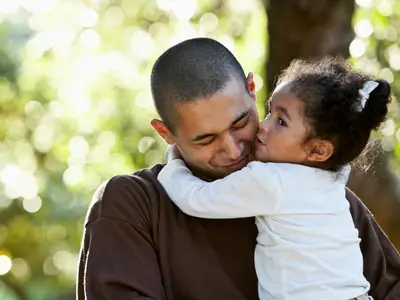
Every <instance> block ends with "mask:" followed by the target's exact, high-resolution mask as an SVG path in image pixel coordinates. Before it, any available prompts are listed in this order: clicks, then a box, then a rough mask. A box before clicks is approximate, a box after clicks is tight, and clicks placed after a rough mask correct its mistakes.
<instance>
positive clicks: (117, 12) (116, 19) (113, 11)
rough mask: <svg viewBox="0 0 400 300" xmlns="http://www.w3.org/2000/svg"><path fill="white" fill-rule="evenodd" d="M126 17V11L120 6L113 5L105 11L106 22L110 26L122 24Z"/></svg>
mask: <svg viewBox="0 0 400 300" xmlns="http://www.w3.org/2000/svg"><path fill="white" fill-rule="evenodd" d="M124 19H125V12H124V11H123V10H122V9H121V8H119V7H118V6H112V7H110V8H108V9H107V10H106V12H105V22H106V24H107V25H108V26H117V25H121V24H122V23H123V22H124Z"/></svg>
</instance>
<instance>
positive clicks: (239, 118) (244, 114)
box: [192, 110, 250, 142]
mask: <svg viewBox="0 0 400 300" xmlns="http://www.w3.org/2000/svg"><path fill="white" fill-rule="evenodd" d="M249 114H250V110H248V111H245V112H243V113H242V114H241V115H240V116H239V117H237V118H236V119H235V120H234V121H233V122H232V124H231V125H234V124H235V123H237V122H239V121H240V120H242V119H244V118H245V117H247V116H248V115H249ZM213 136H215V133H204V134H199V135H197V136H196V137H195V138H194V139H192V142H199V141H201V140H204V139H205V138H208V137H213Z"/></svg>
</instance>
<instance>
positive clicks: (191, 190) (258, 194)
mask: <svg viewBox="0 0 400 300" xmlns="http://www.w3.org/2000/svg"><path fill="white" fill-rule="evenodd" d="M265 178H268V180H264V179H265ZM158 180H159V181H160V183H161V185H162V186H163V187H164V189H165V190H166V192H167V193H168V195H169V197H170V198H171V200H172V201H173V202H174V203H175V204H176V205H177V206H178V207H179V208H180V209H181V210H182V211H183V212H184V213H186V214H188V215H191V216H194V217H200V218H211V219H219V218H223V219H226V218H242V217H253V216H259V215H269V214H273V213H274V212H275V210H276V208H277V206H278V202H279V201H278V199H280V192H281V183H280V178H279V175H278V173H277V172H276V170H275V168H274V167H273V166H272V164H263V163H260V162H252V163H250V164H248V166H246V167H244V168H243V169H241V170H239V171H237V172H234V173H232V174H230V175H228V176H226V177H225V178H223V179H219V180H215V181H213V182H206V181H204V180H201V179H200V178H197V177H195V176H194V175H193V174H192V172H191V171H190V170H189V169H188V168H187V167H186V165H185V163H184V162H183V160H180V159H175V160H172V161H170V162H169V163H168V164H167V165H166V166H165V167H164V168H163V169H162V170H161V172H160V173H159V175H158Z"/></svg>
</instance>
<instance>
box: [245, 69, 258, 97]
mask: <svg viewBox="0 0 400 300" xmlns="http://www.w3.org/2000/svg"><path fill="white" fill-rule="evenodd" d="M247 88H248V89H249V92H250V95H251V98H253V100H254V101H256V100H257V97H256V84H255V83H254V74H253V72H250V73H249V75H247Z"/></svg>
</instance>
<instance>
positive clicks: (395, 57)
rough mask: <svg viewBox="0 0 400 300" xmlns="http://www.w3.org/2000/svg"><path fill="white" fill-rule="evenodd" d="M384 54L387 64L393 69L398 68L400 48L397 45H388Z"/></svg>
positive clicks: (399, 66) (399, 67)
mask: <svg viewBox="0 0 400 300" xmlns="http://www.w3.org/2000/svg"><path fill="white" fill-rule="evenodd" d="M386 56H387V58H388V61H389V65H390V67H391V68H392V69H394V70H400V48H399V46H397V45H393V46H390V47H389V48H387V49H386Z"/></svg>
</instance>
